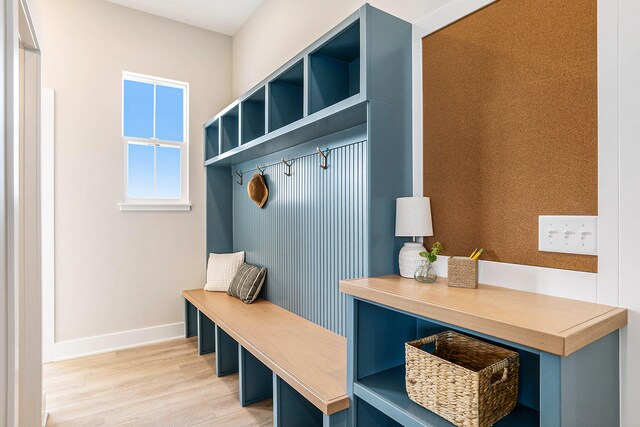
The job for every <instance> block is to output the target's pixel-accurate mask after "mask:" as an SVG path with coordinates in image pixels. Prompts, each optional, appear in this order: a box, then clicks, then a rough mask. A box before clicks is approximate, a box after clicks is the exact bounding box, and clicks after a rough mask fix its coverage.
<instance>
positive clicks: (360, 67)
mask: <svg viewBox="0 0 640 427" xmlns="http://www.w3.org/2000/svg"><path fill="white" fill-rule="evenodd" d="M406 26H407V23H406V22H404V21H402V20H400V19H398V18H396V17H394V16H391V15H389V14H387V13H385V12H382V11H380V10H378V9H375V8H373V7H371V6H370V5H368V4H366V5H364V6H362V7H361V8H360V9H359V10H358V11H356V12H355V13H354V14H352V15H351V16H350V17H348V18H347V19H345V20H344V21H343V22H342V23H340V24H339V25H338V26H336V27H335V28H334V29H333V30H331V31H330V32H329V33H327V34H325V35H324V36H323V37H321V38H320V39H319V40H317V41H316V42H315V43H313V44H312V45H311V46H309V47H308V48H307V49H305V50H304V51H302V52H301V53H299V54H298V55H296V56H295V57H293V58H292V59H291V60H290V61H288V62H287V63H286V64H284V65H283V66H282V67H281V68H280V69H278V70H277V71H276V72H274V73H273V74H272V75H270V76H269V77H267V78H266V79H265V80H263V81H262V82H261V83H260V84H258V85H257V86H255V87H254V88H253V89H252V90H251V91H249V92H248V93H247V94H245V95H243V96H242V97H240V98H239V99H238V100H236V101H235V102H234V103H233V104H231V105H230V106H229V107H227V108H226V109H224V110H223V111H222V112H221V113H219V114H218V115H216V116H215V117H214V118H212V119H211V120H210V121H209V122H207V124H205V132H204V133H205V136H204V138H205V166H209V165H213V166H232V165H235V164H238V163H241V162H245V161H247V160H251V159H254V158H257V157H259V156H262V155H265V154H270V153H274V152H276V151H279V150H283V149H286V148H289V147H292V146H295V145H298V144H301V143H304V142H306V141H309V140H311V139H315V138H319V137H321V136H325V135H328V134H329V133H334V132H338V131H341V130H344V129H348V128H349V127H353V126H357V125H359V124H362V123H366V122H367V116H368V113H367V105H368V102H369V101H371V100H373V99H376V100H379V101H384V102H386V103H388V104H393V105H398V106H400V105H404V102H405V99H407V97H408V98H410V96H411V93H410V91H406V90H405V86H403V85H401V84H400V83H398V82H402V81H404V80H403V79H409V80H407V81H410V77H411V76H410V74H408V75H397V74H398V73H397V69H398V67H394V66H393V65H391V66H390V65H389V64H390V63H389V61H396V62H398V63H400V62H402V61H404V60H406V59H407V58H406V52H407V45H406V37H405V34H404V32H406ZM409 48H410V46H409ZM399 92H400V93H399ZM405 92H406V93H405ZM361 104H363V105H361Z"/></svg>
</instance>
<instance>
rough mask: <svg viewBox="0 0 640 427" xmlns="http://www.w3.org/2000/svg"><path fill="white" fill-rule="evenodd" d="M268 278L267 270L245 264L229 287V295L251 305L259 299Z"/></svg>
mask: <svg viewBox="0 0 640 427" xmlns="http://www.w3.org/2000/svg"><path fill="white" fill-rule="evenodd" d="M266 276H267V269H266V268H264V267H256V266H255V265H251V264H247V263H244V264H242V266H241V267H240V269H239V270H238V272H237V273H236V276H235V277H234V278H233V281H232V282H231V285H229V290H228V291H227V294H229V295H231V296H232V297H236V298H238V299H240V301H242V302H243V303H245V304H251V303H252V302H253V301H254V300H255V299H256V298H257V297H258V294H259V293H260V289H262V284H263V283H264V279H265V277H266Z"/></svg>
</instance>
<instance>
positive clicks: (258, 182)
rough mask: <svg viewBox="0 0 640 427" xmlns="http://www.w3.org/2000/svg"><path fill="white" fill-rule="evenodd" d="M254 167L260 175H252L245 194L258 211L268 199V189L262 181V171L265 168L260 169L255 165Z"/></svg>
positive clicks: (263, 180)
mask: <svg viewBox="0 0 640 427" xmlns="http://www.w3.org/2000/svg"><path fill="white" fill-rule="evenodd" d="M256 167H257V168H258V171H260V173H256V174H254V175H253V178H251V181H249V184H247V193H248V194H249V198H250V199H251V200H253V201H254V202H255V203H256V205H258V207H259V208H260V209H262V207H263V206H264V205H265V203H267V199H268V198H269V189H268V188H267V183H266V181H265V179H264V170H265V169H266V168H261V167H260V166H258V165H256Z"/></svg>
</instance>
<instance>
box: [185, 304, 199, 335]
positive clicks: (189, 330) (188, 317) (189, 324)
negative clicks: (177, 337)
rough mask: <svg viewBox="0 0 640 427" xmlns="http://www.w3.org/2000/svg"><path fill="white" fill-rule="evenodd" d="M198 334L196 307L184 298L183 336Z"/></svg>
mask: <svg viewBox="0 0 640 427" xmlns="http://www.w3.org/2000/svg"><path fill="white" fill-rule="evenodd" d="M196 335H198V309H197V308H196V307H195V306H194V305H193V304H191V303H190V302H189V301H188V300H187V299H186V298H185V300H184V337H185V338H190V337H195V336H196Z"/></svg>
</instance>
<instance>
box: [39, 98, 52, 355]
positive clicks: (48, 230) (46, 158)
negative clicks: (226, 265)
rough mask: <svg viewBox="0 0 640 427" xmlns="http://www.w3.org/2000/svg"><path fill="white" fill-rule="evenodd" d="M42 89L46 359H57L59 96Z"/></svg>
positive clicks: (44, 338)
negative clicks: (56, 191) (56, 262)
mask: <svg viewBox="0 0 640 427" xmlns="http://www.w3.org/2000/svg"><path fill="white" fill-rule="evenodd" d="M54 96H55V95H54V91H53V89H47V88H43V89H42V95H41V103H42V105H41V108H42V112H41V122H42V128H41V132H42V133H41V135H42V139H41V145H40V194H41V196H40V203H41V213H42V215H41V219H40V221H41V224H42V225H41V227H42V231H41V234H42V358H43V360H51V359H52V358H53V346H54V344H55V226H54V224H55V223H54V214H55V201H54V200H55V184H54V180H55V166H54V159H55V154H54V153H55V147H54V145H55V136H54V132H55V130H54V122H55V120H54V118H55V113H54V111H55V108H54V105H55V98H54Z"/></svg>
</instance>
